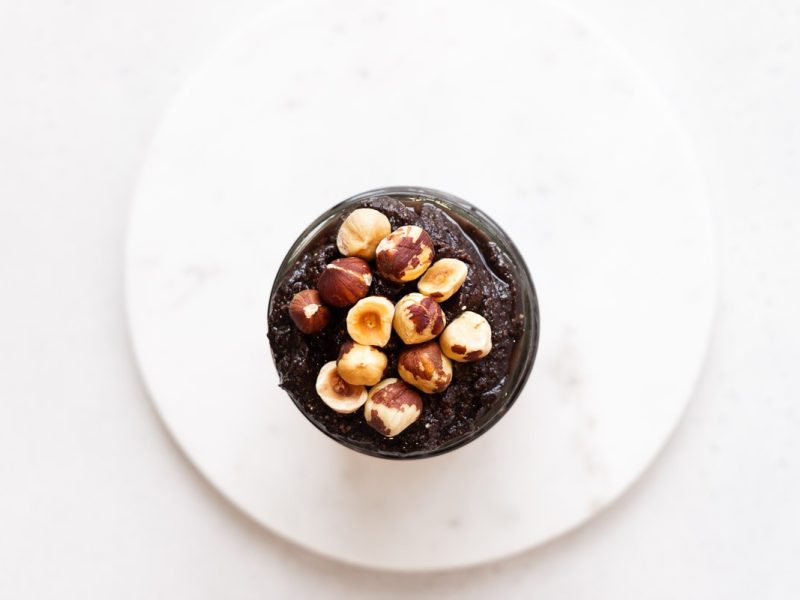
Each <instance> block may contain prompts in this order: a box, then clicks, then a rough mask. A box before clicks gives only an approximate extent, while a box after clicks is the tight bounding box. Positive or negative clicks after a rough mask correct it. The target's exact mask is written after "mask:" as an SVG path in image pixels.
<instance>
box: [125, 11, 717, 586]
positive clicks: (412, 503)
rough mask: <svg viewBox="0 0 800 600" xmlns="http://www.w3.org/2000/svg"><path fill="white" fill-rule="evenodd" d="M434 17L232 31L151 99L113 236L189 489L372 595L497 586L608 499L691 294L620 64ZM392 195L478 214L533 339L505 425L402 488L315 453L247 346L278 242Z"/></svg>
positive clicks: (675, 392)
mask: <svg viewBox="0 0 800 600" xmlns="http://www.w3.org/2000/svg"><path fill="white" fill-rule="evenodd" d="M501 6H502V8H503V10H498V8H499V7H501ZM452 7H453V3H451V2H446V1H441V0H437V1H433V2H431V1H426V2H422V1H418V2H399V1H397V2H387V3H382V4H381V5H380V6H376V5H375V4H374V3H372V2H367V1H361V0H348V1H346V2H338V3H336V4H331V3H326V2H323V1H321V0H318V1H307V2H300V3H293V4H291V5H284V6H283V7H282V8H281V9H280V10H278V11H275V12H273V13H268V14H266V15H265V16H264V17H262V18H261V19H259V20H257V21H255V22H254V23H252V24H251V25H250V26H248V27H247V28H246V29H245V31H244V32H243V33H242V34H241V35H240V36H239V37H237V38H235V39H234V40H233V41H232V42H230V43H229V44H227V45H226V46H225V48H224V49H223V50H222V51H221V52H219V53H217V54H215V55H214V56H213V57H211V58H210V60H209V61H208V62H207V64H206V65H205V67H204V68H203V69H201V70H200V72H199V73H198V74H197V75H196V76H195V77H194V78H192V79H191V80H190V82H189V83H188V85H187V86H186V87H185V88H184V89H183V90H182V92H181V93H180V94H179V95H178V98H177V100H176V101H175V103H174V104H173V106H172V107H171V109H170V111H169V112H168V114H167V116H166V118H165V120H164V122H163V124H162V127H161V129H160V131H159V133H158V135H157V136H156V140H155V143H154V145H153V147H152V148H151V152H150V154H149V157H148V160H147V163H146V166H145V169H144V175H143V178H142V181H141V185H140V188H139V192H138V194H137V197H136V200H135V203H134V207H133V212H132V219H131V224H130V232H129V233H130V238H129V245H128V256H127V269H128V271H127V292H128V310H129V314H130V320H131V330H132V336H133V340H134V345H135V349H136V354H137V358H138V360H139V363H140V365H141V368H142V372H143V375H144V378H145V380H146V382H147V385H148V387H149V389H150V391H151V393H152V396H153V400H154V402H155V404H156V406H157V409H158V411H159V413H160V415H161V416H162V418H163V419H164V421H165V423H166V425H167V427H168V428H169V429H170V431H171V432H172V433H173V435H174V436H175V438H176V440H177V441H178V443H179V444H180V445H181V447H182V448H183V449H184V450H185V452H186V453H187V455H188V456H189V457H190V459H191V460H192V462H193V463H194V464H195V465H197V467H198V468H199V469H200V470H201V471H202V472H203V473H204V474H205V475H206V477H207V478H208V479H209V480H210V481H211V483H212V484H213V485H214V486H215V487H217V488H218V489H219V490H220V491H221V492H222V493H223V494H224V495H225V496H226V497H228V498H229V499H230V500H231V501H232V502H233V503H234V504H236V505H237V506H238V507H240V508H241V509H242V510H244V511H245V512H246V513H248V514H249V515H250V516H252V517H253V518H254V519H255V520H257V521H258V522H260V523H262V524H264V525H265V526H267V527H268V528H269V529H271V530H273V531H275V532H278V533H280V534H281V535H284V536H286V537H287V538H289V539H291V540H294V541H296V542H298V543H300V544H302V545H304V546H306V547H308V548H311V549H313V550H315V551H317V552H320V553H322V554H326V555H329V556H332V557H336V558H337V559H340V560H344V561H348V562H352V563H357V564H361V565H368V566H372V567H382V568H386V569H393V570H424V569H439V568H452V567H457V566H464V565H470V564H476V563H480V562H484V561H487V560H493V559H497V558H500V557H503V556H506V555H508V554H511V553H514V552H517V551H520V550H522V549H525V548H530V547H532V546H535V545H538V544H541V543H542V542H545V541H547V540H550V539H552V538H553V537H555V536H557V535H559V534H562V533H564V532H565V531H568V530H570V529H572V528H574V527H576V526H578V525H580V524H581V523H584V522H585V521H586V520H587V519H589V518H590V517H592V516H593V515H595V514H596V513H597V512H598V511H599V510H601V509H602V508H604V507H605V506H607V505H608V504H609V503H610V502H612V501H613V500H614V499H616V498H617V497H618V496H619V494H620V493H621V492H622V491H623V490H625V489H626V488H627V487H628V486H629V485H630V484H631V483H632V482H633V481H634V480H635V479H636V478H637V477H638V476H639V475H640V474H641V473H642V471H643V470H644V468H645V467H646V466H647V465H648V464H649V462H650V461H651V460H652V459H653V457H654V455H655V453H656V452H657V451H658V450H659V449H660V448H661V446H662V445H663V443H664V442H665V440H666V439H667V436H668V435H669V433H670V432H671V431H672V429H673V427H674V426H675V424H676V422H677V420H678V418H679V416H680V415H681V414H682V412H683V409H684V407H685V405H686V403H687V401H688V399H689V397H690V395H691V392H692V390H693V387H694V384H695V381H696V378H697V376H698V373H699V370H700V367H701V364H702V359H703V356H704V353H705V348H706V344H707V339H708V334H709V330H710V324H711V316H712V305H713V297H714V290H715V274H714V267H713V256H712V255H713V253H712V244H713V242H712V235H711V227H710V217H709V213H708V209H707V205H706V202H705V198H704V193H703V188H702V185H701V183H700V180H699V177H698V175H697V170H696V167H695V165H694V163H693V161H692V159H691V156H690V153H689V152H688V150H687V145H686V140H685V138H684V135H683V134H682V132H681V131H680V129H679V128H678V127H677V126H676V123H675V121H674V120H673V119H672V118H671V117H670V115H669V113H668V111H667V110H666V109H665V106H664V102H663V101H662V99H661V98H660V97H658V96H657V95H656V94H655V93H654V92H653V90H652V89H651V87H650V86H649V84H648V83H647V82H646V81H645V80H643V79H642V78H641V77H640V76H639V75H638V74H637V73H636V72H635V71H634V70H633V69H632V68H631V67H630V65H629V63H628V62H627V59H626V58H625V57H624V56H623V55H621V54H619V53H617V51H616V50H614V49H613V48H610V47H609V46H608V45H606V44H605V43H604V42H603V41H602V40H601V39H599V38H598V37H597V36H596V35H594V34H593V33H592V32H591V31H590V30H589V29H587V28H586V27H585V26H584V25H582V24H581V23H580V22H579V21H577V20H575V19H574V18H572V17H570V16H568V14H567V13H564V12H562V11H560V10H557V9H555V8H553V7H552V6H551V5H550V4H546V3H539V2H534V3H531V2H512V1H507V2H502V3H497V2H492V3H489V2H485V3H484V2H477V3H470V4H468V5H459V10H458V11H457V12H453V11H452V10H451V9H452ZM445 15H447V18H446V19H445ZM301 24H302V26H301ZM409 46H413V47H415V48H420V47H424V48H425V52H424V56H425V60H419V59H416V60H411V59H410V58H409V54H408V51H407V48H408V47H409ZM398 184H418V185H429V186H432V187H437V188H440V189H444V190H447V191H450V192H453V193H455V194H457V195H460V196H462V197H463V198H464V199H466V200H468V201H470V202H473V203H475V204H477V205H479V206H480V207H482V208H484V209H485V210H486V211H487V212H489V213H490V214H491V215H492V216H493V217H494V218H495V219H496V220H497V221H498V222H499V223H500V224H501V226H503V227H505V228H506V229H507V231H508V232H509V233H510V235H511V237H512V239H514V240H515V241H516V242H517V244H518V245H519V247H520V249H521V250H522V252H523V254H524V255H525V256H526V258H527V261H528V264H529V267H530V269H531V271H532V273H533V276H534V279H535V281H536V285H537V288H538V291H539V294H540V300H541V312H542V337H541V343H540V355H539V358H538V360H537V363H536V366H535V368H534V372H533V375H532V377H531V380H530V383H529V385H528V386H527V388H526V390H525V391H524V393H523V395H522V396H521V397H520V399H519V400H518V402H517V404H516V405H515V407H514V408H513V409H512V411H511V412H510V413H509V415H508V416H507V417H506V418H504V419H503V420H502V421H501V422H500V423H499V424H498V425H497V426H496V427H495V428H494V429H493V430H492V431H491V432H490V433H489V434H487V435H486V436H484V437H482V438H481V439H479V440H478V441H476V442H475V443H473V444H471V445H470V446H468V447H466V448H463V449H461V450H459V451H457V452H454V453H451V454H449V455H446V456H442V457H439V458H436V459H430V460H426V461H421V462H413V463H404V464H398V463H391V462H386V461H380V460H376V459H370V458H368V457H364V456H360V455H357V454H355V453H353V452H350V451H348V450H346V449H344V448H341V447H339V446H338V445H336V444H334V443H333V442H331V441H330V440H328V439H327V438H325V437H324V436H322V435H321V434H319V433H318V432H317V431H316V430H314V429H313V427H312V426H311V425H310V424H308V423H307V422H306V421H305V419H304V418H303V417H302V416H301V415H300V414H299V413H298V412H297V411H296V409H295V408H294V406H293V405H292V403H291V402H290V401H289V399H288V398H287V397H286V396H285V395H284V394H283V393H282V392H281V391H280V390H279V389H278V387H277V378H276V374H275V372H274V368H273V366H272V363H271V360H270V357H269V350H268V347H267V344H266V340H265V336H264V333H265V314H266V301H267V297H268V294H269V289H270V286H271V282H272V277H273V275H274V273H275V271H276V269H277V266H278V264H279V262H280V260H281V259H282V258H283V254H284V252H285V251H286V249H288V247H289V245H290V244H291V242H292V241H293V240H294V238H295V237H296V235H297V234H298V233H299V232H300V231H301V230H302V229H303V228H304V227H305V226H306V225H307V223H308V222H309V221H310V220H311V219H312V218H313V217H314V216H316V215H317V214H318V213H320V212H322V211H323V210H325V209H326V208H328V207H329V206H330V205H331V204H333V203H335V202H337V201H339V200H342V199H344V198H345V197H347V196H349V195H352V194H354V193H357V192H360V191H363V190H365V189H369V188H371V187H377V186H382V185H398Z"/></svg>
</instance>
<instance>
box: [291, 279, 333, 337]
mask: <svg viewBox="0 0 800 600" xmlns="http://www.w3.org/2000/svg"><path fill="white" fill-rule="evenodd" d="M289 317H291V319H292V321H293V322H294V324H295V326H296V327H297V328H298V329H299V330H300V331H302V332H303V333H306V334H311V333H319V332H320V331H322V330H323V329H325V327H326V326H327V325H328V321H330V319H331V311H330V310H329V309H328V307H327V306H325V305H324V304H323V303H322V299H321V298H320V297H319V292H317V290H303V291H302V292H297V293H296V294H295V295H294V296H293V297H292V301H291V302H290V303H289Z"/></svg>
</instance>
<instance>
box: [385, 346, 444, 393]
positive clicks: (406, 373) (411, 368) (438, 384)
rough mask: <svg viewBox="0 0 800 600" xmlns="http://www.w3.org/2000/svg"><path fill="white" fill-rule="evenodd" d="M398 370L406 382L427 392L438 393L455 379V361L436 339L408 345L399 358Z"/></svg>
mask: <svg viewBox="0 0 800 600" xmlns="http://www.w3.org/2000/svg"><path fill="white" fill-rule="evenodd" d="M397 372H398V373H400V377H402V378H403V380H404V381H405V382H406V383H410V384H411V385H413V386H414V387H416V388H418V389H420V390H422V391H423V392H425V393H427V394H438V393H440V392H443V391H444V390H445V389H447V386H448V385H450V382H451V381H452V380H453V363H451V362H450V359H449V358H447V357H446V356H445V355H444V354H442V351H441V349H440V348H439V344H438V343H436V342H435V341H431V342H426V343H424V344H417V345H416V346H408V347H407V348H406V349H405V350H403V351H402V352H401V353H400V357H399V358H398V360H397Z"/></svg>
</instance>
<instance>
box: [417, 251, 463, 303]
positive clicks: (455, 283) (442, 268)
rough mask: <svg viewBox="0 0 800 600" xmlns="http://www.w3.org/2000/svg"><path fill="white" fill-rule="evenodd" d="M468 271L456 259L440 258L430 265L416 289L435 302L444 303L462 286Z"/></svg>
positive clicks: (461, 262)
mask: <svg viewBox="0 0 800 600" xmlns="http://www.w3.org/2000/svg"><path fill="white" fill-rule="evenodd" d="M467 271H469V269H468V267H467V264H466V263H465V262H463V261H460V260H458V259H457V258H442V259H440V260H437V261H436V262H435V263H433V264H432V265H431V268H430V269H428V270H427V271H425V274H424V275H423V276H422V277H421V278H420V280H419V281H418V282H417V289H418V290H419V291H420V292H422V293H423V294H425V295H426V296H430V297H431V298H433V299H434V300H436V301H437V302H444V301H445V300H447V299H448V298H450V297H451V296H452V295H453V294H455V293H456V292H457V291H458V290H459V289H460V288H461V286H462V285H463V284H464V280H465V279H466V278H467Z"/></svg>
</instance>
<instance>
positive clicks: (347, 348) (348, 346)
mask: <svg viewBox="0 0 800 600" xmlns="http://www.w3.org/2000/svg"><path fill="white" fill-rule="evenodd" d="M437 349H438V348H437ZM388 364H389V359H388V358H386V355H385V354H384V353H383V352H381V351H380V350H378V349H377V348H373V347H372V346H365V345H364V344H357V343H355V342H345V343H344V344H343V345H342V348H341V350H339V359H338V360H337V361H336V371H337V372H338V373H339V376H340V377H341V378H342V379H344V380H345V381H346V382H347V383H351V384H353V385H375V384H376V383H378V382H379V381H380V380H381V377H383V372H384V371H385V370H386V366H387V365H388Z"/></svg>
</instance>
